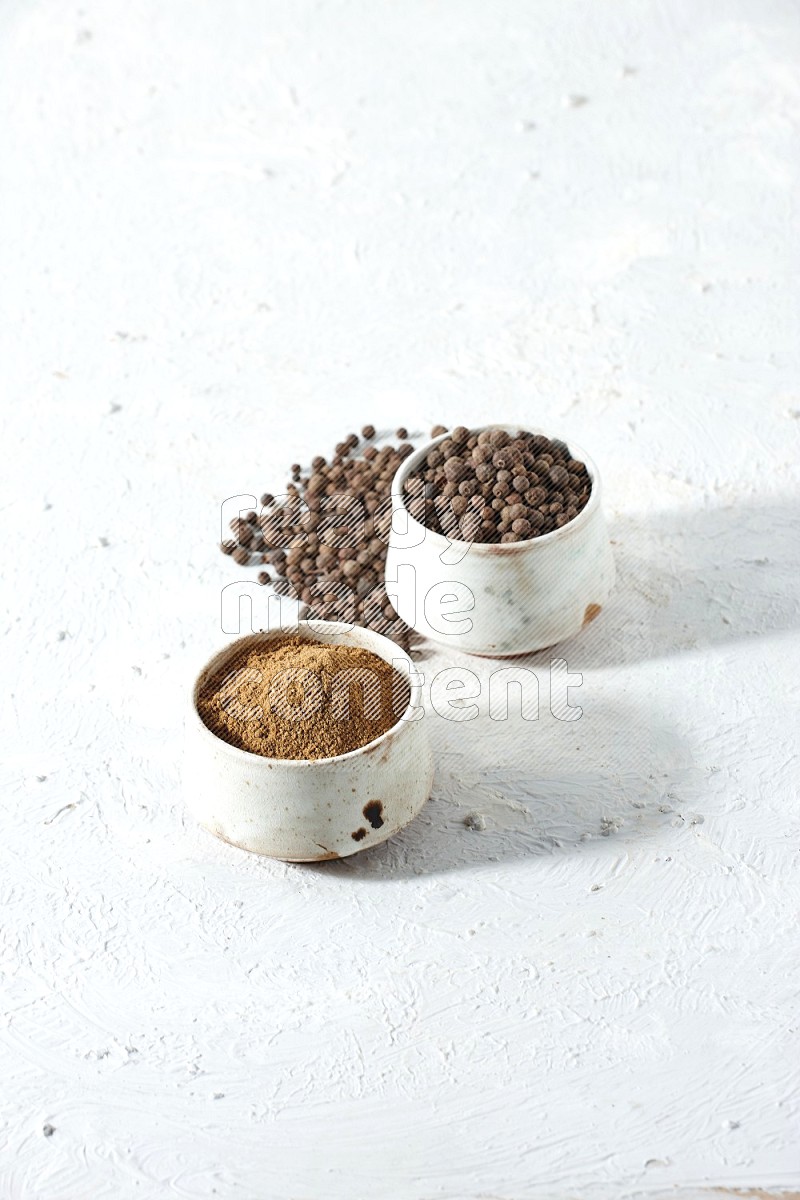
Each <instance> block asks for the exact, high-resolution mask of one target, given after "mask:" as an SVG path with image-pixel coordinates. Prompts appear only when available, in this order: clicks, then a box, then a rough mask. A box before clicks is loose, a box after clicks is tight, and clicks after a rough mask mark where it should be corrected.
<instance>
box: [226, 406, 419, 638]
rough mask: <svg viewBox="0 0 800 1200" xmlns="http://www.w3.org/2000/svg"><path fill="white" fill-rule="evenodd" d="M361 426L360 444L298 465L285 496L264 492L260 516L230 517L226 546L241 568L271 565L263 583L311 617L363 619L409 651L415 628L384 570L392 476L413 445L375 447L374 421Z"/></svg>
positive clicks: (352, 440) (351, 441) (351, 440)
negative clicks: (306, 466)
mask: <svg viewBox="0 0 800 1200" xmlns="http://www.w3.org/2000/svg"><path fill="white" fill-rule="evenodd" d="M361 432H362V436H363V437H364V439H365V442H366V443H367V444H365V445H363V446H362V447H361V448H359V439H358V438H357V437H356V435H355V434H354V433H351V434H349V435H347V436H346V437H345V438H344V439H343V440H342V441H341V442H339V443H338V445H337V446H336V452H335V454H334V455H333V456H332V457H331V458H330V459H326V458H324V457H323V456H322V455H319V454H318V455H315V456H314V457H313V458H312V459H311V469H310V470H309V471H304V470H303V469H302V468H301V467H300V464H298V463H293V464H292V467H291V468H290V472H291V475H292V481H291V482H290V483H287V484H286V486H285V489H284V491H283V493H282V494H281V495H278V494H273V493H272V492H264V494H263V495H262V497H261V511H260V512H259V513H258V514H256V513H253V512H250V513H246V514H245V515H244V516H243V517H237V518H236V519H235V520H233V521H231V526H230V528H231V534H232V538H233V539H234V540H232V541H226V542H224V543H223V545H222V551H223V553H224V554H228V555H231V556H232V557H233V560H234V562H236V563H238V564H239V565H240V566H260V567H263V566H264V565H265V564H268V565H269V567H270V571H269V572H266V571H263V572H262V573H261V574H260V575H259V582H264V583H266V582H270V583H271V584H272V587H273V588H274V590H275V591H276V592H277V593H278V594H279V595H283V596H291V597H294V598H295V599H297V600H299V601H300V602H301V603H302V604H304V605H306V606H307V612H306V613H305V615H306V616H309V617H316V618H320V619H322V620H328V621H346V622H352V623H354V624H357V625H364V626H367V627H368V628H370V629H374V630H376V631H377V632H378V633H383V634H385V635H386V636H387V637H390V638H392V639H393V640H394V641H396V642H397V643H398V645H400V646H402V647H403V649H405V650H408V649H409V646H410V637H411V631H410V629H409V627H408V626H407V625H406V624H405V622H404V621H402V620H401V618H400V617H399V616H398V615H397V613H396V612H395V610H394V608H393V606H392V604H391V602H390V600H389V597H388V595H387V593H386V588H385V586H384V568H385V562H386V551H387V545H388V537H389V529H390V526H391V485H392V480H393V478H394V476H395V473H396V472H397V469H398V467H399V466H400V464H401V463H402V462H403V461H404V459H405V458H407V456H408V455H409V454H411V453H412V451H413V446H412V445H411V444H410V443H408V442H404V443H402V444H401V445H399V446H395V445H392V444H391V443H387V444H385V445H381V446H376V445H375V444H374V443H372V442H371V441H370V438H372V437H374V435H375V428H374V426H372V425H365V426H364V428H363V429H362V431H361ZM400 432H402V433H403V434H405V433H406V431H405V430H404V429H402V430H398V433H400ZM266 574H269V575H270V579H269V580H264V578H263V575H266Z"/></svg>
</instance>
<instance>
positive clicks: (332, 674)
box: [197, 635, 411, 759]
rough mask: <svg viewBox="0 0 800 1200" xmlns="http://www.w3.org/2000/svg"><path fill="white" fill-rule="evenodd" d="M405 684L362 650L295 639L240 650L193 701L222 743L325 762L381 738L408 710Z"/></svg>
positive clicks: (254, 751) (269, 754)
mask: <svg viewBox="0 0 800 1200" xmlns="http://www.w3.org/2000/svg"><path fill="white" fill-rule="evenodd" d="M410 695H411V689H410V687H409V683H408V680H407V679H406V678H405V677H404V676H403V675H401V674H400V672H399V671H397V670H395V668H394V667H393V666H392V665H391V663H387V662H384V660H383V659H382V658H378V656H377V655H376V654H373V653H372V652H371V651H369V650H361V649H358V648H356V647H354V646H337V645H332V644H330V643H325V642H314V641H309V640H307V639H305V638H301V637H298V636H296V635H288V636H284V637H279V638H275V639H273V640H270V641H269V642H267V643H265V644H264V645H262V646H258V647H250V648H247V649H244V650H242V652H241V654H240V655H239V656H238V657H237V658H235V659H234V660H233V661H232V662H227V663H226V664H225V666H224V667H223V668H221V669H220V670H219V671H217V672H216V673H214V674H213V675H211V676H209V678H208V679H207V680H206V681H205V683H204V684H203V686H202V688H201V691H200V695H199V697H198V701H197V710H198V712H199V714H200V717H201V719H202V721H203V724H204V725H206V726H207V728H208V729H210V730H211V732H212V733H215V734H216V735H217V737H220V738H222V739H223V741H226V742H229V743H230V744H231V745H233V746H238V747H239V749H240V750H249V751H250V753H251V754H263V755H264V756H265V757H266V758H293V759H299V758H308V759H317V758H332V757H334V756H335V755H337V754H347V753H348V752H349V751H351V750H357V749H358V747H359V746H365V745H366V744H367V743H368V742H372V741H374V740H375V738H378V737H380V736H381V734H383V733H386V731H387V729H391V727H392V726H393V725H395V724H396V723H397V721H398V720H399V719H400V717H401V716H402V714H403V713H404V712H405V710H406V708H407V707H408V702H409V698H410Z"/></svg>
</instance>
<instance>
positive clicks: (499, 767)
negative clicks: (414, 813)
mask: <svg viewBox="0 0 800 1200" xmlns="http://www.w3.org/2000/svg"><path fill="white" fill-rule="evenodd" d="M477 726H482V727H481V728H476V727H477ZM488 733H489V734H491V749H492V753H491V755H489V754H487V742H488V738H487V736H486V735H487V728H486V725H485V724H484V723H483V722H482V721H476V722H474V723H469V724H465V725H452V724H449V723H448V722H444V721H436V720H432V722H431V734H432V740H433V742H434V749H435V754H436V761H437V771H436V777H435V780H434V786H433V794H432V796H431V799H430V801H429V803H428V804H427V805H426V807H425V809H423V811H422V813H421V814H420V815H419V816H418V817H417V819H416V820H415V821H413V822H412V823H411V825H409V826H408V827H407V828H406V829H404V830H403V831H402V832H401V833H400V834H398V835H397V836H396V837H394V838H392V839H391V841H389V842H386V843H385V844H384V845H382V846H376V847H375V848H374V849H372V850H365V851H363V852H361V853H360V854H356V855H353V856H352V857H350V858H346V859H342V860H340V861H338V862H330V863H322V864H317V865H313V866H311V867H310V868H309V867H304V868H303V869H311V870H321V871H325V872H326V873H328V872H331V873H335V874H342V875H347V876H348V877H349V878H358V877H364V878H369V879H375V878H386V879H397V878H402V877H412V876H417V875H423V874H437V873H440V872H445V871H457V870H469V869H477V868H481V867H491V865H492V864H496V863H503V862H507V861H508V860H514V859H529V858H536V857H539V856H542V855H547V856H551V857H552V856H567V855H575V854H580V853H582V852H584V851H585V850H586V849H587V847H588V846H590V844H591V843H593V842H595V841H596V840H597V839H611V840H613V841H615V842H617V843H620V842H621V843H629V842H631V841H632V840H634V841H638V840H639V839H642V838H648V837H651V836H652V835H653V834H654V833H656V832H657V831H658V830H659V829H662V828H663V827H664V826H665V825H669V824H672V825H676V826H684V825H691V824H693V823H696V822H699V821H701V820H702V817H701V816H700V815H699V814H698V813H696V812H695V811H694V799H693V797H694V796H696V794H697V791H698V783H699V773H698V772H697V771H696V769H695V768H694V767H693V765H692V758H691V752H690V749H689V747H688V745H687V744H686V742H685V741H684V739H683V738H681V737H680V736H679V734H678V733H677V732H676V730H675V729H674V728H673V727H672V726H670V725H669V724H668V723H667V722H665V721H664V720H663V718H662V717H661V715H660V714H655V713H653V712H652V711H650V712H646V711H641V710H637V709H634V708H629V707H625V706H621V705H619V704H604V705H600V704H598V705H597V706H596V708H593V710H592V712H591V713H585V714H584V717H583V718H582V719H581V720H580V721H576V722H574V723H572V724H568V723H564V722H559V721H556V720H555V719H554V718H552V717H549V716H548V717H547V718H545V717H542V719H540V720H539V721H537V722H530V723H529V722H523V721H521V720H516V721H513V720H510V721H507V722H503V724H502V726H494V728H492V729H491V730H488ZM437 743H439V744H437Z"/></svg>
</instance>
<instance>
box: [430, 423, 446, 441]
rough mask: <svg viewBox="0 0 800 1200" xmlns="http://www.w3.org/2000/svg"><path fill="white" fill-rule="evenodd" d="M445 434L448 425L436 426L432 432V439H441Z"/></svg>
mask: <svg viewBox="0 0 800 1200" xmlns="http://www.w3.org/2000/svg"><path fill="white" fill-rule="evenodd" d="M443 433H447V426H446V425H434V427H433V429H432V430H431V437H432V438H435V437H441V436H442V434H443Z"/></svg>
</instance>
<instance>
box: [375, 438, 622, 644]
mask: <svg viewBox="0 0 800 1200" xmlns="http://www.w3.org/2000/svg"><path fill="white" fill-rule="evenodd" d="M613 583H614V560H613V557H612V553H611V545H610V542H609V538H608V532H607V529H606V523H605V518H604V516H603V510H602V507H601V483H600V475H599V472H598V470H597V467H596V466H595V465H594V463H593V462H592V461H591V459H590V458H589V457H588V456H587V455H586V454H585V453H584V452H583V451H581V450H580V449H579V447H578V446H576V445H575V444H574V443H572V442H570V443H569V444H568V443H566V442H564V441H562V440H561V439H560V438H556V437H552V436H550V435H548V434H546V433H544V432H542V431H541V430H529V429H525V428H523V427H521V426H519V425H488V426H482V427H481V428H478V429H468V428H466V427H465V426H457V427H456V428H454V429H452V430H450V431H448V432H447V433H445V434H442V435H440V436H439V437H436V438H433V439H432V440H431V441H429V442H427V443H426V444H425V445H423V446H421V447H420V448H419V449H417V450H416V451H415V452H414V453H413V454H411V455H409V456H408V457H407V458H406V459H405V460H404V461H403V462H402V464H401V465H400V467H399V468H398V470H397V473H396V474H395V477H394V481H393V484H392V524H391V532H390V539H389V548H388V552H387V556H386V590H387V592H388V593H389V594H390V595H391V596H392V599H393V603H394V607H395V609H396V610H397V613H398V614H399V616H400V617H401V619H402V620H403V621H404V622H405V623H406V624H407V625H409V626H410V627H411V628H412V629H415V630H416V631H417V632H418V633H420V634H422V635H423V636H425V637H428V638H430V639H431V640H432V641H434V642H439V643H441V644H443V645H446V646H448V647H449V648H450V649H455V650H465V651H467V652H468V653H472V654H482V655H491V656H492V657H506V656H512V655H517V654H526V653H529V652H531V651H534V650H541V649H543V648H545V647H548V646H553V645H555V644H556V643H557V642H562V641H564V640H566V639H567V638H570V637H572V636H573V635H574V634H576V633H579V632H580V630H581V629H582V628H583V627H584V626H585V625H587V624H589V622H591V621H593V620H594V619H595V618H596V617H597V616H598V614H599V613H600V611H601V609H602V608H603V605H604V604H605V603H606V600H607V599H608V596H609V594H610V592H611V588H612V586H613Z"/></svg>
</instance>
